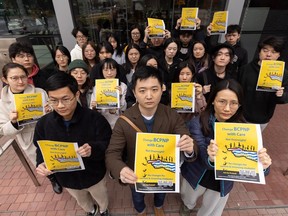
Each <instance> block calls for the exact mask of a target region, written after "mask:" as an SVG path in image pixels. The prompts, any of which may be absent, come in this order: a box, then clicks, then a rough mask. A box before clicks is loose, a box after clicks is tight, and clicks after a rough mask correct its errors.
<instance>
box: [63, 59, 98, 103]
mask: <svg viewBox="0 0 288 216" xmlns="http://www.w3.org/2000/svg"><path fill="white" fill-rule="evenodd" d="M68 72H69V74H70V75H71V76H73V77H74V78H75V79H76V81H77V83H78V89H79V91H80V97H79V103H80V104H81V105H82V107H86V108H87V107H88V108H89V107H90V101H91V95H92V92H93V90H92V84H91V80H90V78H89V72H88V65H87V64H86V63H85V62H84V61H83V60H81V59H76V60H74V61H72V62H71V63H70V64H69V66H68Z"/></svg>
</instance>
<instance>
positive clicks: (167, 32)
mask: <svg viewBox="0 0 288 216" xmlns="http://www.w3.org/2000/svg"><path fill="white" fill-rule="evenodd" d="M164 38H166V39H167V38H171V32H170V31H169V30H167V29H165V30H164Z"/></svg>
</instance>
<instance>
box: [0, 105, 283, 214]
mask: <svg viewBox="0 0 288 216" xmlns="http://www.w3.org/2000/svg"><path fill="white" fill-rule="evenodd" d="M263 140H264V146H265V147H266V148H267V149H268V152H269V154H270V156H271V158H272V159H273V164H272V167H271V172H270V174H269V176H267V177H266V185H256V184H242V183H236V184H235V186H234V188H233V190H232V192H231V193H230V198H229V200H228V203H227V205H226V208H225V211H224V213H223V215H224V216H234V215H235V216H236V215H243V216H246V215H275V216H276V215H278V216H280V215H282V216H284V215H287V216H288V176H284V175H283V172H284V171H285V170H286V169H287V168H288V147H287V146H288V105H280V106H278V107H277V110H276V113H275V115H274V117H273V119H272V121H271V123H270V124H269V125H268V127H267V128H266V130H265V132H264V134H263ZM38 180H39V182H40V183H41V186H40V187H35V186H34V185H33V182H32V181H31V180H30V178H29V176H28V174H27V173H26V171H25V169H24V168H23V166H22V164H21V162H20V160H19V159H18V158H17V156H16V154H15V152H14V150H13V149H12V148H10V149H9V150H8V151H7V152H5V154H3V155H2V156H1V157H0V216H36V215H37V216H52V215H53V216H55V215H57V216H84V215H85V213H84V212H83V211H82V210H81V208H80V207H79V206H78V205H77V203H76V202H75V200H74V199H73V198H72V197H71V196H70V195H69V194H68V193H67V192H66V191H64V192H63V193H62V194H61V195H57V194H55V193H53V192H52V188H51V185H50V183H49V181H48V180H47V179H46V178H43V177H40V176H38ZM108 190H109V198H110V211H111V214H112V215H113V216H114V215H119V216H120V215H135V214H136V213H135V211H134V209H133V206H132V201H131V194H130V189H129V188H128V187H123V186H120V185H119V184H118V183H117V182H116V181H112V180H110V179H109V180H108ZM146 199H147V205H148V213H149V215H153V214H152V212H153V210H152V207H151V206H152V203H153V197H152V196H151V195H148V196H146ZM180 204H181V199H180V196H179V194H169V195H168V196H167V198H166V201H165V205H164V208H165V211H166V213H167V214H166V215H167V216H176V215H179V214H178V210H179V206H180ZM191 215H193V216H194V215H196V212H195V211H194V212H192V213H191Z"/></svg>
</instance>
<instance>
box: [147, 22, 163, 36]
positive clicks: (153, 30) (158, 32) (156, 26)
mask: <svg viewBox="0 0 288 216" xmlns="http://www.w3.org/2000/svg"><path fill="white" fill-rule="evenodd" d="M148 26H150V27H149V30H150V32H149V38H164V36H165V31H164V30H165V23H164V21H163V20H162V19H154V18H148Z"/></svg>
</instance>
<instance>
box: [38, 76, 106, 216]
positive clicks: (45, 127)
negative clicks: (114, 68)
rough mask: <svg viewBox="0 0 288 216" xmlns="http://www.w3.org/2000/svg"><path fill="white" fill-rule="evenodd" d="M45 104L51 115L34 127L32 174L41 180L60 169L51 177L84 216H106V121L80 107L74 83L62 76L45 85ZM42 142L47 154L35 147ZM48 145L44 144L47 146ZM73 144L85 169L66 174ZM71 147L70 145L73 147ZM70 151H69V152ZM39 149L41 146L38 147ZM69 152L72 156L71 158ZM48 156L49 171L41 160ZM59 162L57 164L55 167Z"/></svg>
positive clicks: (73, 80)
mask: <svg viewBox="0 0 288 216" xmlns="http://www.w3.org/2000/svg"><path fill="white" fill-rule="evenodd" d="M46 84H47V88H46V90H47V93H48V96H49V103H50V105H51V106H52V107H53V109H54V111H53V112H51V113H49V114H47V115H45V116H43V117H42V118H41V119H40V120H39V121H38V122H37V125H36V128H35V134H34V144H35V146H36V147H37V151H36V153H37V168H36V172H37V173H38V174H39V175H42V176H49V175H51V174H53V172H52V170H57V169H59V168H60V169H61V168H62V169H64V170H66V172H55V173H54V174H53V175H54V176H55V178H56V179H57V181H58V182H59V184H60V185H61V186H62V187H64V188H66V190H67V191H68V192H69V193H70V194H71V195H72V196H73V197H74V198H75V199H76V200H77V203H78V205H79V206H80V207H81V208H83V210H84V211H85V212H87V215H97V213H98V210H99V211H100V215H101V216H107V215H109V211H108V194H107V188H106V178H105V174H106V166H105V150H106V148H107V146H108V143H109V139H110V136H111V128H110V125H109V123H108V122H107V120H106V119H105V118H104V117H103V116H102V115H101V114H100V113H98V112H95V111H93V110H91V109H88V108H85V107H81V105H80V104H79V103H78V102H77V101H78V99H79V96H80V92H79V90H78V83H77V81H76V79H75V78H74V77H72V76H70V75H69V74H66V73H57V74H55V75H53V76H51V77H50V78H49V79H48V80H47V82H46ZM41 141H42V143H43V142H44V144H45V145H46V147H47V146H48V145H50V146H49V149H50V150H49V151H42V152H41V150H42V148H41V150H40V147H39V145H38V142H39V143H40V145H41ZM47 141H48V142H47ZM71 143H75V144H76V143H77V148H76V152H77V158H78V156H79V157H81V158H82V160H83V164H84V166H85V169H83V170H76V171H73V172H68V171H67V167H66V168H65V167H64V166H62V165H63V163H67V164H68V165H69V164H70V165H71V166H70V167H68V169H69V168H72V167H73V166H74V167H77V166H79V163H78V164H74V163H73V161H75V158H76V156H75V154H74V155H73V151H74V149H75V148H74V149H73V146H71ZM75 144H72V145H75ZM69 145H70V147H72V150H71V149H70V148H69ZM42 147H43V146H42ZM71 151H72V154H71ZM47 156H48V157H49V156H50V161H51V160H52V161H54V165H57V164H58V166H56V167H53V166H54V165H53V164H52V168H50V169H48V168H49V167H51V166H50V165H51V164H49V163H48V162H47V161H45V162H44V158H47ZM59 162H60V163H59Z"/></svg>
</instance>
